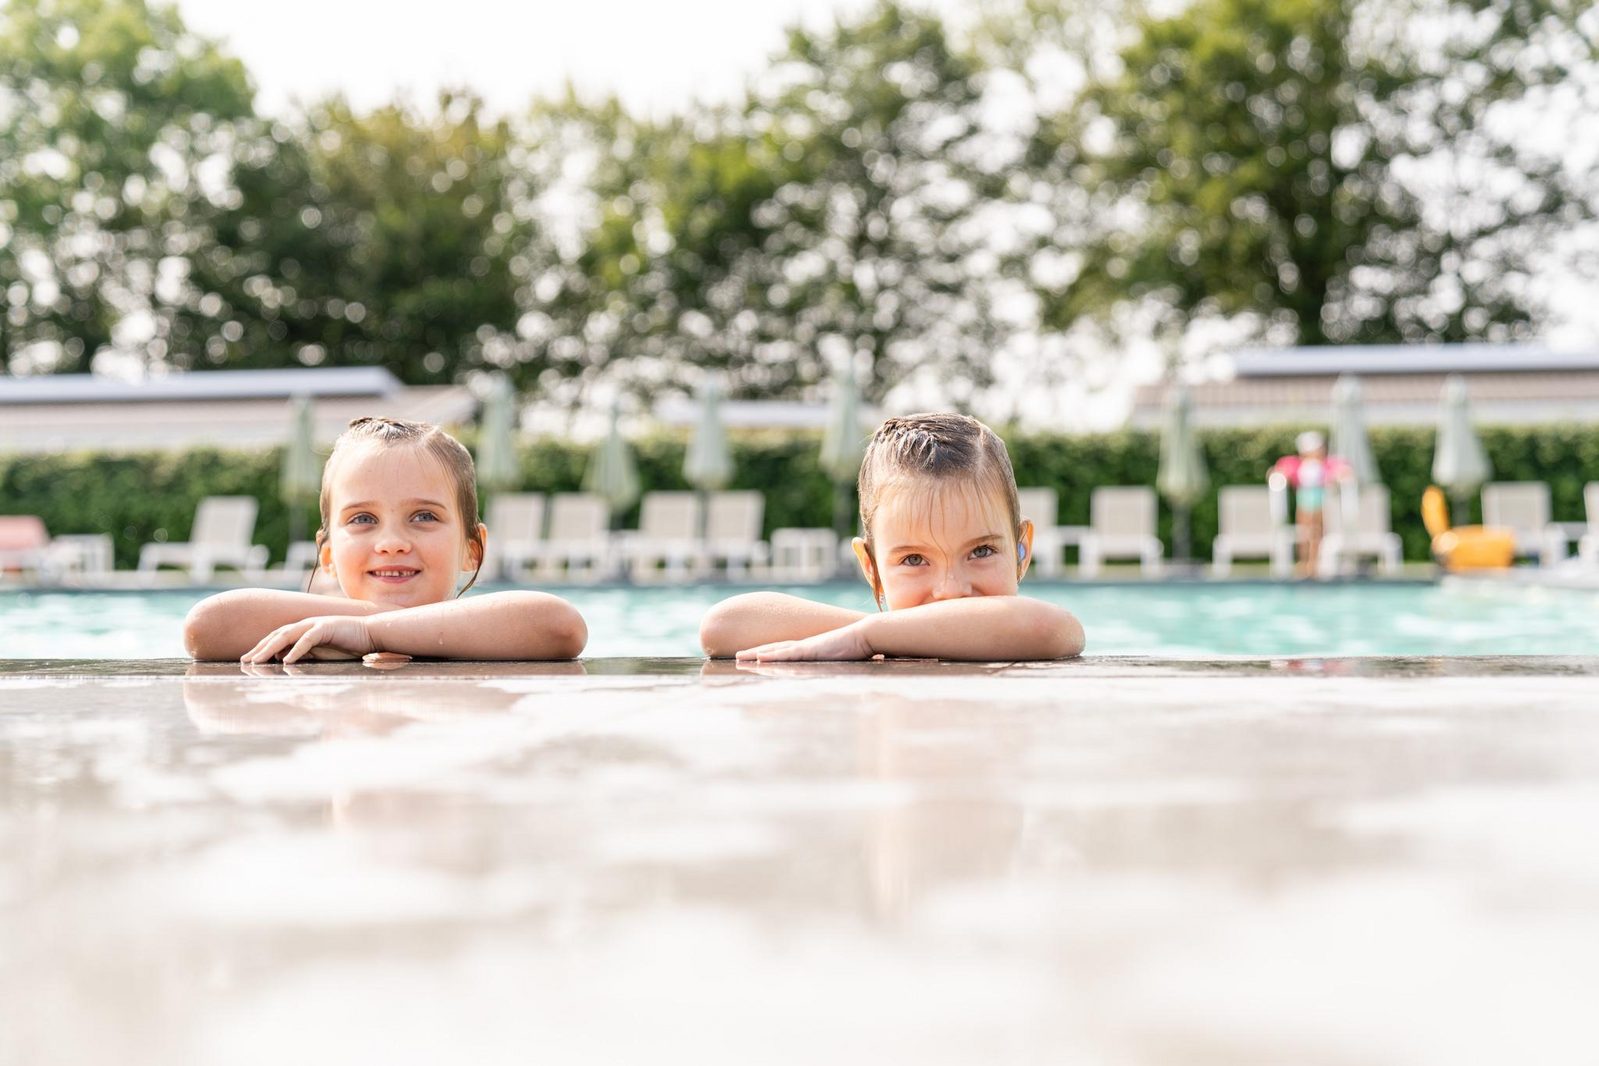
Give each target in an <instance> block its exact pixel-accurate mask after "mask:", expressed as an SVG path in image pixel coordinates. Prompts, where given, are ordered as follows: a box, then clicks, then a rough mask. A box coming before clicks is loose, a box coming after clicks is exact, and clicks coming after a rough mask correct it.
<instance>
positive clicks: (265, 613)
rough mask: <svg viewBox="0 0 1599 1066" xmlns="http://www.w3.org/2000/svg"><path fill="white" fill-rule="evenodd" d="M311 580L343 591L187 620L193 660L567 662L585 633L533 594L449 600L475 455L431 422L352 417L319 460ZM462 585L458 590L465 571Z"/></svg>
mask: <svg viewBox="0 0 1599 1066" xmlns="http://www.w3.org/2000/svg"><path fill="white" fill-rule="evenodd" d="M321 506H322V528H320V529H319V530H317V535H316V540H317V548H318V555H319V565H318V573H317V576H318V577H320V576H323V575H326V576H327V577H328V578H330V579H331V580H332V581H333V582H335V583H336V585H337V588H338V590H339V592H340V593H341V595H314V594H312V593H310V592H287V591H282V590H278V589H237V590H234V591H230V592H222V593H218V594H217V595H215V596H211V597H209V598H207V599H205V600H202V601H201V602H200V603H198V604H196V605H195V607H194V609H193V610H191V611H190V612H189V616H188V618H187V619H185V620H184V625H183V637H184V643H185V645H186V646H187V648H188V650H189V654H190V655H192V656H194V657H195V658H196V659H240V660H241V661H243V662H246V663H266V662H272V661H274V660H281V661H283V662H285V663H292V662H297V661H299V660H301V659H353V658H361V657H366V658H368V659H369V660H370V661H390V662H392V661H396V660H398V661H404V660H405V659H406V658H408V657H410V656H429V657H432V658H440V659H571V658H575V657H576V656H577V655H579V654H580V653H581V652H582V651H583V645H584V644H585V643H586V642H587V641H588V629H587V627H585V625H584V624H583V619H582V617H581V616H580V615H579V614H578V613H577V610H576V609H575V608H574V607H572V605H571V604H569V603H567V602H566V601H565V600H563V599H560V598H559V597H556V596H551V595H548V594H546V593H542V592H496V593H492V594H489V595H486V596H474V597H472V598H471V599H459V598H457V597H459V596H460V593H461V592H465V591H466V589H467V588H470V587H471V586H472V583H473V582H474V581H476V580H477V571H478V568H479V567H480V566H481V565H482V563H483V549H484V546H485V544H486V543H487V536H488V530H487V529H486V528H485V527H484V526H483V525H482V524H481V523H480V522H478V521H477V513H478V512H477V480H476V477H475V475H474V472H473V468H472V456H471V455H470V454H468V453H467V450H466V449H465V448H463V447H462V446H461V443H460V442H459V441H457V440H456V439H455V438H453V437H451V436H450V435H449V434H447V433H445V432H444V431H443V430H441V429H439V428H438V427H437V426H432V425H429V424H427V423H425V422H406V421H401V420H400V419H395V418H358V419H356V420H355V421H353V422H351V423H350V427H349V429H347V430H345V431H344V433H343V434H342V435H341V436H340V437H339V439H338V441H337V442H336V443H335V444H334V445H333V454H332V455H330V456H329V457H328V462H327V465H326V466H325V467H323V469H322V497H321ZM467 572H470V577H469V578H468V580H467V581H466V584H465V585H464V586H462V587H461V588H460V591H457V586H458V585H460V580H461V576H462V574H463V573H467Z"/></svg>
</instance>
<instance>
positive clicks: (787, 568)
mask: <svg viewBox="0 0 1599 1066" xmlns="http://www.w3.org/2000/svg"><path fill="white" fill-rule="evenodd" d="M839 567H840V562H839V545H838V534H836V533H834V532H833V531H832V530H831V529H825V528H822V527H805V528H800V527H784V528H782V529H774V530H772V564H771V569H770V570H769V571H768V574H769V576H770V577H771V579H772V580H773V581H826V580H828V579H829V578H831V577H834V576H836V575H837V574H838V572H839Z"/></svg>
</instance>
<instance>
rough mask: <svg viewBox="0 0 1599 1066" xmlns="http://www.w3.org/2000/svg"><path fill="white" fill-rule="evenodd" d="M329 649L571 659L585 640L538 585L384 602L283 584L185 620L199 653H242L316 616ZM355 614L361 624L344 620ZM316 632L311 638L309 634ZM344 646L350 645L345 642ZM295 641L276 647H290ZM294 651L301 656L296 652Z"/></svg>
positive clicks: (214, 604) (233, 595) (209, 601)
mask: <svg viewBox="0 0 1599 1066" xmlns="http://www.w3.org/2000/svg"><path fill="white" fill-rule="evenodd" d="M319 619H322V620H327V621H328V623H329V624H328V625H327V626H325V627H323V628H324V629H325V630H326V631H327V632H328V633H329V634H330V636H329V639H330V641H331V643H330V644H329V645H326V647H329V648H331V649H332V653H333V654H334V655H336V656H337V655H348V656H353V657H359V656H361V655H363V654H365V653H367V652H370V651H385V652H398V653H401V654H404V655H412V656H417V657H424V656H425V657H428V658H435V659H502V660H503V659H573V658H576V657H577V656H579V655H581V654H582V653H583V647H584V645H585V644H587V643H588V627H587V626H586V625H585V624H584V622H583V617H582V616H581V615H580V614H578V612H577V609H576V608H575V607H573V606H572V605H571V604H569V603H567V602H566V601H565V600H563V599H561V598H560V597H558V596H551V595H549V594H548V593H543V592H527V591H512V592H494V593H488V594H485V595H481V596H472V597H470V598H468V599H458V600H446V601H445V602H443V603H430V604H425V605H423V606H419V607H401V608H385V607H381V606H379V605H377V604H374V603H369V602H367V601H365V600H351V599H345V598H343V597H340V596H316V595H311V594H309V593H304V592H286V591H283V590H281V589H234V590H231V591H228V592H222V593H218V594H217V595H215V596H210V597H207V598H206V599H204V600H202V601H200V602H199V603H198V604H196V605H195V606H194V608H193V609H192V610H190V611H189V614H188V617H187V618H185V619H184V622H183V643H184V647H185V648H186V649H187V650H188V652H189V654H190V655H191V656H193V657H194V658H196V659H239V658H242V657H243V656H245V655H247V654H249V653H251V652H252V651H254V650H255V649H256V648H257V647H259V646H261V645H262V644H263V642H264V641H266V639H267V638H268V637H269V636H270V635H272V634H274V633H278V632H279V631H280V630H282V631H284V632H283V634H282V638H281V639H287V637H288V636H289V635H293V636H294V637H295V640H296V641H298V640H299V638H300V637H301V636H303V635H304V633H305V632H308V631H309V630H310V628H311V627H310V626H306V625H303V624H304V623H308V622H315V621H316V620H319ZM357 619H358V620H359V624H358V625H354V626H349V625H343V624H341V623H343V622H346V621H349V620H357ZM313 639H314V638H313ZM344 645H349V646H348V647H346V646H344ZM293 646H294V643H293V642H290V643H289V644H287V645H285V646H284V647H283V648H282V649H281V650H280V652H279V654H280V655H281V654H282V653H283V652H287V651H288V650H289V649H290V648H292V647H293ZM296 657H298V656H296Z"/></svg>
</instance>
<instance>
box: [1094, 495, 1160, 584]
mask: <svg viewBox="0 0 1599 1066" xmlns="http://www.w3.org/2000/svg"><path fill="white" fill-rule="evenodd" d="M1164 554H1165V548H1164V546H1163V545H1162V544H1161V542H1160V538H1158V537H1156V536H1155V490H1154V489H1151V488H1146V487H1144V486H1142V485H1127V486H1115V487H1112V486H1101V487H1100V488H1097V489H1095V490H1094V491H1093V494H1092V495H1090V496H1089V498H1088V531H1087V532H1086V533H1084V534H1083V535H1082V538H1081V541H1080V543H1079V545H1078V558H1079V564H1078V572H1079V573H1081V574H1082V575H1083V576H1084V577H1093V576H1095V575H1096V574H1098V573H1099V567H1100V564H1101V563H1103V562H1104V561H1105V560H1106V559H1137V560H1139V562H1140V569H1141V570H1142V572H1143V573H1145V574H1158V573H1159V572H1160V562H1161V557H1162V556H1163V555H1164Z"/></svg>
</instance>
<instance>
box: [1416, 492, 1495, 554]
mask: <svg viewBox="0 0 1599 1066" xmlns="http://www.w3.org/2000/svg"><path fill="white" fill-rule="evenodd" d="M1421 522H1422V525H1424V526H1426V527H1427V533H1428V535H1429V536H1431V537H1432V554H1433V558H1435V559H1437V560H1438V561H1439V562H1440V563H1442V564H1443V567H1444V569H1445V570H1503V569H1505V568H1506V567H1508V566H1509V565H1510V564H1511V563H1512V562H1513V561H1515V558H1516V535H1515V533H1514V532H1512V531H1511V530H1508V529H1501V528H1498V527H1496V526H1457V527H1455V528H1453V529H1451V528H1450V526H1449V504H1448V502H1447V501H1446V500H1445V499H1444V493H1443V490H1442V489H1440V488H1439V487H1438V486H1437V485H1428V486H1427V491H1426V492H1424V493H1422V494H1421Z"/></svg>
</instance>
